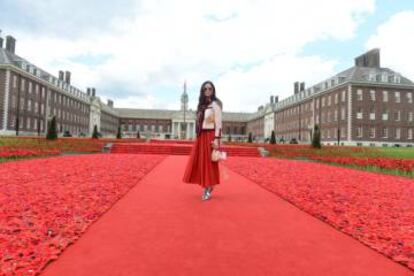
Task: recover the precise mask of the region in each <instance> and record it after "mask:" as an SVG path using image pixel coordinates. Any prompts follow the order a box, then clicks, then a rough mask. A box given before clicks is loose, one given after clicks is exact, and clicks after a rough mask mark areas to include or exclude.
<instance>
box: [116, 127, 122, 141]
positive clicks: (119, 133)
mask: <svg viewBox="0 0 414 276" xmlns="http://www.w3.org/2000/svg"><path fill="white" fill-rule="evenodd" d="M121 138H122V133H121V126H118V132H117V133H116V139H121Z"/></svg>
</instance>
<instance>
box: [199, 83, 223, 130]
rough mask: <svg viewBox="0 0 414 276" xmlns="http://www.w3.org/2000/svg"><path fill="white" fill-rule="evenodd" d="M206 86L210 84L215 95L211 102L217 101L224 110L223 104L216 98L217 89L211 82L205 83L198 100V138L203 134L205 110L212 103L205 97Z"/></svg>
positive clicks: (212, 95)
mask: <svg viewBox="0 0 414 276" xmlns="http://www.w3.org/2000/svg"><path fill="white" fill-rule="evenodd" d="M206 84H210V85H211V87H212V88H213V93H212V94H211V97H210V100H211V102H213V101H216V102H217V104H218V105H220V108H221V109H223V103H222V102H221V101H220V100H219V99H218V98H217V97H216V87H215V86H214V84H213V83H212V82H211V81H205V82H204V83H203V84H202V85H201V88H200V97H199V98H198V106H197V121H196V132H197V136H200V134H201V125H202V123H203V120H204V110H206V108H207V106H208V105H209V103H210V101H208V98H207V97H206V96H205V95H204V87H205V86H206Z"/></svg>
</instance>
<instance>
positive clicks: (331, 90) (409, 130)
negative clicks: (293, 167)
mask: <svg viewBox="0 0 414 276" xmlns="http://www.w3.org/2000/svg"><path fill="white" fill-rule="evenodd" d="M413 94H414V83H413V82H412V81H411V80H409V79H407V78H405V77H403V76H401V74H399V73H397V72H395V71H393V70H391V69H388V68H382V67H380V51H379V49H374V50H371V51H369V52H367V53H365V54H363V55H361V56H360V57H357V58H356V59H355V66H353V67H351V68H349V69H347V70H345V71H343V72H341V73H339V74H337V75H335V76H333V77H331V78H329V79H326V80H324V81H322V82H320V83H318V84H316V85H314V86H312V87H310V88H308V89H305V86H304V83H301V84H299V83H295V85H294V93H293V95H292V96H290V97H288V98H287V99H284V100H283V101H281V102H274V103H270V105H272V106H273V110H274V111H273V112H274V113H275V120H274V122H273V123H274V128H275V132H276V136H277V137H278V138H279V139H284V140H286V141H290V140H291V139H297V140H298V141H299V142H303V143H308V142H310V137H311V135H312V129H313V127H314V125H315V124H318V125H319V126H320V128H321V138H322V141H323V143H325V144H335V143H338V142H339V144H341V145H371V146H388V145H400V146H412V145H414V140H413V130H414V121H413V113H414V104H413V96H414V95H413Z"/></svg>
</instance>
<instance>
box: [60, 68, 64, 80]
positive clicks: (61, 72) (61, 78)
mask: <svg viewBox="0 0 414 276" xmlns="http://www.w3.org/2000/svg"><path fill="white" fill-rule="evenodd" d="M63 76H64V73H63V71H62V70H60V71H59V80H60V81H63V79H64V77H63Z"/></svg>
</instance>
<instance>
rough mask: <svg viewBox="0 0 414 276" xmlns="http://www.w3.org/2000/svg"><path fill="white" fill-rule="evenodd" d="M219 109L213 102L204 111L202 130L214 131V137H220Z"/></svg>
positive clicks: (220, 120)
mask: <svg viewBox="0 0 414 276" xmlns="http://www.w3.org/2000/svg"><path fill="white" fill-rule="evenodd" d="M221 114H222V112H221V107H220V105H219V104H218V103H217V101H213V102H212V103H211V104H210V105H209V106H208V107H207V108H206V110H205V111H204V121H203V125H202V129H214V130H215V131H214V136H216V137H221V128H222V119H221V117H222V116H221Z"/></svg>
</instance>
